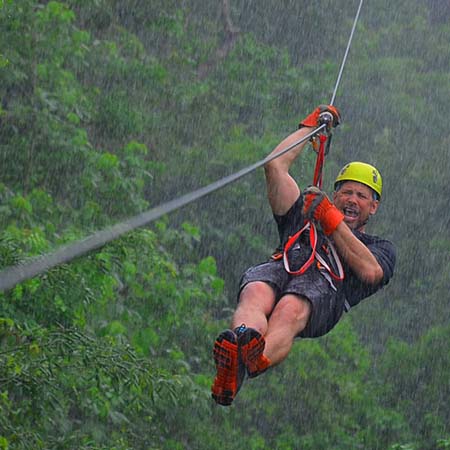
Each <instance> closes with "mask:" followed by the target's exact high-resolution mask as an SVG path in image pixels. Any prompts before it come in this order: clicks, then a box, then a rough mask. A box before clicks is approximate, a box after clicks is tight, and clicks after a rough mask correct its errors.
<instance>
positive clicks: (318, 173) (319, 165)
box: [313, 134, 330, 189]
mask: <svg viewBox="0 0 450 450" xmlns="http://www.w3.org/2000/svg"><path fill="white" fill-rule="evenodd" d="M327 139H328V137H327V135H326V134H319V142H320V144H319V149H318V150H316V151H317V159H316V167H315V168H314V180H313V185H314V186H317V187H318V188H319V189H322V178H323V177H322V175H323V174H322V172H323V166H324V164H325V142H327ZM329 143H330V141H328V145H327V150H328V148H329ZM313 148H314V149H315V147H314V146H313Z"/></svg>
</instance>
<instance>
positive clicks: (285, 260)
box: [283, 222, 317, 275]
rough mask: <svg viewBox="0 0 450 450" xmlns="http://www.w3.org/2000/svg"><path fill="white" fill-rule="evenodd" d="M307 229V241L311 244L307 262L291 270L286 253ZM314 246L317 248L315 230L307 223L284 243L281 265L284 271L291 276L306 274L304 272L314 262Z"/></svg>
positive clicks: (312, 225) (313, 226)
mask: <svg viewBox="0 0 450 450" xmlns="http://www.w3.org/2000/svg"><path fill="white" fill-rule="evenodd" d="M308 228H309V240H310V243H311V255H310V256H309V258H308V260H307V261H306V262H305V264H303V266H302V267H300V269H298V270H291V268H290V267H289V259H288V252H289V250H290V248H291V247H292V246H293V245H294V244H295V242H296V241H297V239H298V238H299V237H300V235H301V234H302V233H303V232H304V231H305V230H307V229H308ZM316 246H317V230H316V227H315V225H314V224H313V223H311V222H307V223H306V225H305V226H304V227H303V228H302V229H301V230H299V231H297V233H295V234H294V235H293V236H291V237H290V238H289V239H288V241H287V242H286V245H285V246H284V249H283V263H284V269H285V270H286V272H287V273H289V274H291V275H302V274H304V273H305V272H306V270H307V269H308V268H309V266H311V264H312V263H313V262H314V260H315V258H316Z"/></svg>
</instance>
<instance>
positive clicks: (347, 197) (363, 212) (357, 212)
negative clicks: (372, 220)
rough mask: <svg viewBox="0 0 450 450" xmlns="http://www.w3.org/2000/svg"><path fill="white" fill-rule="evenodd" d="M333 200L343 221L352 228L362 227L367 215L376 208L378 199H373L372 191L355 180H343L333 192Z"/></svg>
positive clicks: (367, 218)
mask: <svg viewBox="0 0 450 450" xmlns="http://www.w3.org/2000/svg"><path fill="white" fill-rule="evenodd" d="M333 202H334V204H335V206H336V208H338V209H339V210H340V211H342V212H343V214H344V222H345V223H346V224H347V225H348V226H349V227H350V228H351V229H352V230H358V229H362V230H363V229H364V225H365V224H366V223H367V221H368V220H369V216H371V215H372V214H375V213H376V211H377V209H378V203H379V202H378V200H374V199H373V191H372V189H370V188H369V187H368V186H366V185H365V184H362V183H358V182H357V181H345V182H344V183H343V184H342V185H341V187H340V189H339V190H337V191H336V192H334V194H333Z"/></svg>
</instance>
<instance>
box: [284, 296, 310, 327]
mask: <svg viewBox="0 0 450 450" xmlns="http://www.w3.org/2000/svg"><path fill="white" fill-rule="evenodd" d="M276 311H277V314H279V315H280V316H282V317H283V318H284V319H285V320H286V322H292V323H303V322H305V323H306V322H307V321H308V319H309V316H310V314H311V304H310V303H309V301H308V300H306V299H304V298H299V297H297V296H296V295H286V296H284V297H283V298H281V299H280V301H279V302H278V303H277V306H276Z"/></svg>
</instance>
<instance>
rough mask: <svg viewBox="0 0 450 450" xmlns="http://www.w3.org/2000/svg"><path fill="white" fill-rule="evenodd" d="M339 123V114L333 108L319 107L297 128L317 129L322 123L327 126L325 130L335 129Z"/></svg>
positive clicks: (329, 106)
mask: <svg viewBox="0 0 450 450" xmlns="http://www.w3.org/2000/svg"><path fill="white" fill-rule="evenodd" d="M340 122H341V113H340V111H339V110H338V109H337V108H336V107H335V106H333V105H320V106H318V107H317V108H316V109H315V110H314V111H313V112H312V113H311V114H310V115H309V116H307V117H306V118H305V119H303V120H302V121H301V122H300V124H299V128H302V127H311V128H317V127H319V126H320V125H322V124H323V123H326V124H327V128H335V127H337V126H338V125H339V123H340Z"/></svg>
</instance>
